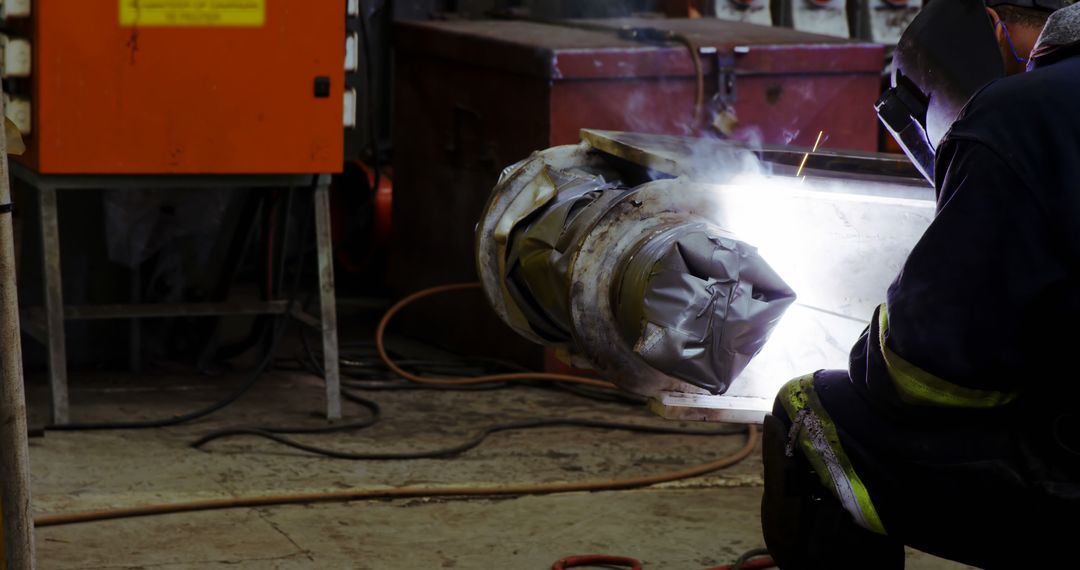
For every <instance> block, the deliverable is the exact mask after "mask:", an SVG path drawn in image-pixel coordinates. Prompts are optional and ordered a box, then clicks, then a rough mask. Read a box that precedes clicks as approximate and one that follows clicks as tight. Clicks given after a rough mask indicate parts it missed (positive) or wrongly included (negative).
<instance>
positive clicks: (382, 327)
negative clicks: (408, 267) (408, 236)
mask: <svg viewBox="0 0 1080 570" xmlns="http://www.w3.org/2000/svg"><path fill="white" fill-rule="evenodd" d="M479 287H480V284H479V283H459V284H453V285H443V286H439V287H432V288H430V289H425V290H423V291H419V292H417V293H414V294H412V295H410V296H408V297H406V298H404V299H402V300H401V301H400V302H398V303H397V304H395V305H394V306H393V307H391V308H390V310H388V311H387V312H386V315H385V316H384V317H383V318H382V321H380V322H379V328H378V329H377V330H376V337H375V342H376V347H377V348H378V351H379V356H380V357H381V358H382V359H383V362H384V363H385V364H386V365H387V366H388V367H389V368H390V369H391V370H393V371H394V372H395V373H397V374H400V375H401V376H402V377H404V378H406V379H408V380H410V381H413V382H416V383H418V384H453V385H462V384H476V383H480V382H505V381H521V380H544V381H551V382H569V383H577V384H587V385H590V386H599V387H603V388H614V386H613V385H612V384H609V383H607V382H603V381H600V380H595V379H592V378H584V377H580V376H571V375H566V374H544V373H536V374H533V373H515V374H493V375H490V376H483V377H477V378H441V379H438V378H436V379H433V378H424V377H419V376H416V375H414V374H409V373H408V372H406V371H405V370H402V369H401V367H399V366H398V365H397V364H396V363H394V361H393V359H391V358H390V356H389V354H388V353H387V352H386V347H385V345H384V342H383V336H384V334H385V332H386V327H387V324H389V322H390V320H391V319H392V318H393V317H394V315H395V314H397V313H398V312H400V311H401V309H403V308H405V307H406V306H407V305H409V304H411V303H413V302H415V301H417V300H420V299H423V298H426V297H430V296H432V295H436V294H439V293H445V292H450V291H461V290H467V289H476V288H479ZM759 439H760V435H759V433H758V430H757V428H756V427H754V426H747V435H746V442H745V443H744V444H743V446H742V447H741V448H739V450H738V451H736V452H735V453H733V454H731V455H728V456H726V457H722V458H720V459H716V460H714V461H710V462H708V463H703V464H701V465H696V466H694V467H688V468H686V469H680V470H677V471H669V472H667V473H660V474H657V475H646V476H640V477H630V478H626V479H598V480H593V481H578V482H562V483H537V484H517V485H488V486H483V485H462V486H452V487H428V486H406V487H395V488H389V489H346V490H342V491H329V492H322V493H286V494H275V495H261V496H250V497H233V498H228V499H209V500H203V501H187V502H178V503H161V504H153V505H141V506H134V507H122V508H117V509H105V510H95V511H83V512H72V513H57V514H46V515H40V516H38V517H35V519H34V525H35V526H37V527H41V528H43V527H49V526H60V525H68V524H75V523H84V522H94V521H104V520H112V519H124V518H132V517H144V516H154V515H165V514H173V513H185V512H195V511H210V510H220V509H235V508H251V507H266V506H275V505H296V504H308V503H325V502H346V501H363V500H373V499H404V498H417V497H491V496H508V495H509V496H515V495H547V494H552V493H573V492H584V491H616V490H622V489H634V488H639V487H647V486H650V485H656V484H659V483H667V482H670V481H677V480H680V479H688V478H691V477H699V476H701V475H706V474H708V473H712V472H713V471H718V470H720V469H724V468H725V467H730V466H732V465H735V464H736V463H739V462H740V461H742V460H743V459H746V458H747V457H749V456H750V454H752V453H753V452H754V449H755V448H756V447H757V444H758V440H759Z"/></svg>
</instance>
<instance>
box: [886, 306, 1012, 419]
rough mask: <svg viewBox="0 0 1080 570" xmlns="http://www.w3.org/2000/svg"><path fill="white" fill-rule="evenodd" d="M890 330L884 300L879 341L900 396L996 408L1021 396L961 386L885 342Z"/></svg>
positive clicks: (953, 405)
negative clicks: (913, 361) (901, 353)
mask: <svg viewBox="0 0 1080 570" xmlns="http://www.w3.org/2000/svg"><path fill="white" fill-rule="evenodd" d="M888 334H889V311H888V309H887V308H886V306H885V305H884V304H882V305H881V308H880V309H879V310H878V341H879V344H880V346H881V356H882V358H884V359H885V368H886V369H887V370H888V371H889V378H891V379H892V381H893V386H896V391H897V392H898V393H899V394H900V399H902V400H904V401H905V402H907V403H909V404H916V405H923V406H942V407H950V408H996V407H998V406H1001V405H1004V404H1008V403H1009V402H1011V401H1013V400H1014V399H1016V397H1017V396H1019V394H1018V393H1015V392H996V391H993V390H978V389H975V388H965V387H963V386H957V385H956V384H953V383H951V382H946V381H945V380H942V379H941V378H938V377H937V376H934V375H933V374H930V373H929V372H927V371H925V370H923V369H921V368H919V367H918V366H915V365H914V364H912V363H910V362H908V361H907V360H904V358H903V357H901V356H900V355H898V354H896V353H895V352H893V351H892V349H890V348H889V345H888V344H887V343H886V342H885V341H886V339H887V337H888Z"/></svg>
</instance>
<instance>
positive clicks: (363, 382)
mask: <svg viewBox="0 0 1080 570" xmlns="http://www.w3.org/2000/svg"><path fill="white" fill-rule="evenodd" d="M300 340H301V344H302V345H303V348H304V351H305V353H306V357H307V360H306V362H305V361H304V360H302V359H300V362H301V364H302V367H301V369H303V370H307V371H308V372H310V373H312V374H315V375H317V376H322V375H323V370H322V364H321V362H320V358H319V355H317V354H315V351H314V350H312V347H311V344H310V343H309V342H308V341H307V337H306V335H304V334H303V331H301V336H300ZM342 353H345V354H347V351H345V350H342ZM392 357H393V356H392ZM339 362H340V364H341V373H342V375H343V376H348V377H350V378H354V379H351V380H350V379H345V378H343V379H342V386H345V387H347V388H356V389H360V390H380V391H386V390H453V391H488V390H498V389H501V388H505V387H507V386H509V383H508V382H491V383H484V384H475V385H470V384H466V385H446V386H444V385H432V384H416V383H414V382H409V381H408V380H406V381H404V382H394V381H387V380H385V378H386V376H387V374H389V373H392V372H393V371H392V370H391V369H390V368H388V367H387V366H386V364H385V362H383V361H382V360H378V361H374V362H362V361H357V360H350V359H349V358H348V357H347V356H343V357H341V358H340V359H339ZM394 362H395V363H396V364H397V365H398V366H400V367H402V368H406V367H409V368H412V370H410V371H411V372H413V373H414V374H417V375H424V374H425V373H435V372H437V371H438V367H440V366H444V367H447V368H452V367H454V366H466V365H471V364H473V363H475V364H480V365H483V364H490V365H494V366H498V367H502V368H506V369H509V370H513V371H516V372H522V373H528V372H530V371H529V370H528V369H526V368H525V367H523V366H519V365H517V364H514V363H512V362H506V361H503V360H497V359H491V358H476V357H471V358H464V359H456V360H441V361H440V360H400V359H395V360H394ZM431 365H434V366H432V367H430V368H429V366H431ZM365 369H366V370H367V371H368V373H367V375H365V376H364V377H363V378H360V379H359V380H357V379H355V378H357V377H358V371H359V370H365ZM460 376H462V377H469V376H468V375H460ZM472 376H476V375H472ZM518 385H524V386H531V387H535V388H556V389H559V390H563V391H566V392H570V393H572V394H574V395H576V396H580V397H583V398H588V399H590V400H596V401H602V402H612V403H616V404H626V405H632V406H642V405H645V404H646V403H647V402H648V398H646V397H644V396H639V395H637V394H631V393H628V392H623V391H621V390H611V389H606V388H605V389H597V388H593V387H588V386H581V385H577V384H559V383H555V384H552V383H536V382H528V381H524V382H518Z"/></svg>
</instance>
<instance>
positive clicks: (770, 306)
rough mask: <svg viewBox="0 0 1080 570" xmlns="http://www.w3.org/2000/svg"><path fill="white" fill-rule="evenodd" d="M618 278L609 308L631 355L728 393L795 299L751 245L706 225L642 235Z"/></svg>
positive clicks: (684, 379) (695, 383)
mask: <svg viewBox="0 0 1080 570" xmlns="http://www.w3.org/2000/svg"><path fill="white" fill-rule="evenodd" d="M620 273H621V276H620V277H619V278H618V281H617V283H618V288H617V290H616V291H613V292H612V293H613V295H614V297H615V299H614V300H613V302H612V306H613V307H615V309H616V318H617V319H618V321H619V324H620V328H621V330H622V332H623V337H624V338H625V339H626V341H627V342H628V343H630V344H631V345H632V346H633V350H634V352H635V353H637V354H638V355H640V356H641V358H643V359H644V360H645V361H646V362H647V363H648V364H649V365H650V366H652V367H654V368H656V369H658V370H661V371H663V372H664V373H666V374H668V375H671V376H674V377H676V378H678V379H680V380H683V381H685V382H689V383H690V384H693V385H695V386H699V387H701V388H705V389H706V390H708V391H709V392H710V393H713V394H720V393H723V392H724V391H726V390H727V388H728V386H730V384H731V381H732V380H733V379H735V378H736V377H737V376H738V375H739V373H741V372H742V371H743V369H744V368H746V365H747V364H749V362H750V359H751V358H753V357H754V356H755V355H756V354H757V353H758V352H759V351H760V350H761V348H762V347H763V346H765V342H766V341H767V340H768V339H769V334H770V333H771V332H772V330H773V329H774V328H775V326H776V324H777V323H778V322H779V321H780V317H782V316H783V314H784V311H786V310H787V308H788V307H789V306H790V305H791V304H792V303H793V302H794V301H795V293H794V291H792V290H791V288H790V287H788V286H787V284H786V283H784V281H783V279H781V278H780V276H779V275H777V274H776V272H775V271H773V270H772V268H771V267H769V265H768V264H767V263H766V262H765V260H764V259H762V258H761V256H760V255H758V252H757V250H756V249H755V248H754V247H752V246H750V245H748V244H746V243H744V242H741V241H739V240H738V239H735V238H734V236H732V235H730V234H728V233H727V232H724V231H723V230H720V229H719V228H716V227H713V226H710V225H707V224H686V225H681V226H675V227H672V228H669V229H668V230H666V231H664V232H662V233H660V234H657V235H651V236H647V237H646V238H645V239H643V240H642V241H641V242H640V243H639V244H638V247H637V248H636V250H635V251H634V253H633V255H632V256H631V257H630V258H629V259H628V260H627V262H626V263H625V265H624V267H623V268H622V269H621V271H620Z"/></svg>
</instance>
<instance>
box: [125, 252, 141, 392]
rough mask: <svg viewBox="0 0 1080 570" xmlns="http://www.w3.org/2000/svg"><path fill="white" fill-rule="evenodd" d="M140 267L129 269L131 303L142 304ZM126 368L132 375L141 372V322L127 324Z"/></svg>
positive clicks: (135, 320)
mask: <svg viewBox="0 0 1080 570" xmlns="http://www.w3.org/2000/svg"><path fill="white" fill-rule="evenodd" d="M141 269H142V265H141V264H139V263H138V262H136V263H135V266H134V267H132V268H131V275H130V278H131V303H132V304H138V303H141V302H142V271H141ZM128 368H129V369H130V370H131V372H132V373H133V374H138V373H140V372H142V320H140V319H131V321H130V322H128Z"/></svg>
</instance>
